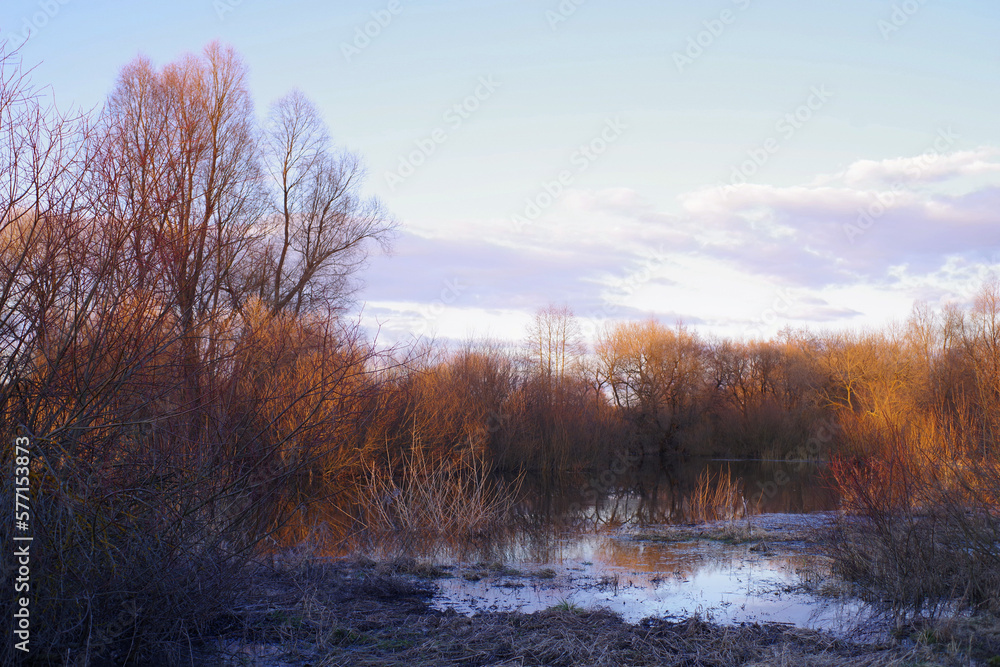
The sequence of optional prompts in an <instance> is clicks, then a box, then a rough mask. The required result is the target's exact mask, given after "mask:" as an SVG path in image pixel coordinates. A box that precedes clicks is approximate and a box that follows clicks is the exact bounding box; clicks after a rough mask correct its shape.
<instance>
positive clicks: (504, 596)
mask: <svg viewBox="0 0 1000 667" xmlns="http://www.w3.org/2000/svg"><path fill="white" fill-rule="evenodd" d="M829 518H830V515H829V514H824V513H819V514H811V515H788V514H784V515H762V516H759V517H755V518H754V520H753V522H754V525H755V526H757V527H759V528H762V529H766V530H768V531H772V533H770V534H774V535H778V534H782V533H781V532H780V531H789V530H792V531H799V532H801V531H802V530H807V529H809V528H812V527H818V526H819V525H820V524H822V523H823V522H825V521H827V520H829ZM775 531H777V532H775ZM644 533H645V534H648V533H649V531H644ZM784 535H785V536H786V537H787V535H788V533H787V532H785V533H784ZM637 537H642V535H638V536H637V535H636V533H634V532H631V531H627V530H618V531H608V532H600V533H591V534H577V535H570V536H566V537H563V538H561V539H559V540H558V544H557V545H556V546H557V548H555V549H553V550H552V551H551V552H550V554H549V556H548V557H547V558H544V559H537V560H532V559H527V560H523V561H521V562H513V563H508V565H509V566H510V567H513V568H516V569H518V570H521V571H523V573H524V575H523V576H511V575H509V574H508V575H493V576H489V577H486V578H484V579H482V580H479V581H468V580H466V579H464V578H462V576H456V577H454V578H450V579H442V580H439V581H438V585H439V587H440V592H439V593H438V595H437V597H436V598H435V599H434V602H433V604H434V606H435V607H437V608H438V609H447V608H452V609H455V610H456V611H459V612H461V613H466V614H471V613H475V612H480V611H515V610H516V611H522V612H526V613H530V612H534V611H540V610H543V609H548V608H550V607H553V606H555V605H559V604H567V603H568V604H572V605H574V606H576V607H580V608H584V609H593V608H598V607H604V608H607V609H611V610H612V611H615V612H616V613H618V614H620V615H621V616H622V617H623V618H624V619H625V620H627V621H630V622H636V621H639V620H642V619H643V618H646V617H649V616H655V617H661V618H663V617H666V618H688V617H690V616H692V615H695V614H698V615H700V616H701V617H702V618H706V619H710V620H714V621H716V622H720V623H742V622H773V623H787V624H791V625H795V626H798V627H802V628H810V629H817V630H826V631H829V632H833V633H835V634H846V633H850V632H851V631H852V630H854V629H855V628H857V627H859V626H860V625H861V624H863V623H864V621H865V620H866V619H867V618H868V612H867V610H866V608H865V606H864V605H863V604H862V603H860V602H857V601H853V600H844V599H840V598H829V597H824V596H820V595H817V594H815V593H811V592H807V591H806V590H805V589H804V588H803V586H802V583H803V578H802V576H801V573H803V572H822V571H823V570H824V568H825V564H824V561H823V559H822V557H821V556H819V555H817V554H815V553H813V549H812V548H811V547H810V545H809V544H808V543H807V542H805V541H802V540H796V539H786V540H784V541H781V542H765V543H766V544H767V545H768V546H767V547H761V546H760V543H759V542H755V543H745V544H734V545H729V544H723V543H720V542H716V541H711V540H705V539H688V540H685V541H652V540H649V539H637ZM761 549H765V550H764V551H760V550H761ZM542 568H549V569H551V570H553V571H555V576H554V577H552V578H538V577H535V576H531V574H530V573H532V572H537V571H539V570H541V569H542ZM459 570H461V568H459ZM546 574H548V575H551V573H546Z"/></svg>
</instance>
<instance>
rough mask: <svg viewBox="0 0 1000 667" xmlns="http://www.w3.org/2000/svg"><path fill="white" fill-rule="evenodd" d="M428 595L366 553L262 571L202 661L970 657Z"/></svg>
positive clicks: (785, 629)
mask: <svg viewBox="0 0 1000 667" xmlns="http://www.w3.org/2000/svg"><path fill="white" fill-rule="evenodd" d="M429 595H430V589H429V588H428V587H427V585H426V584H423V583H420V581H419V580H416V579H413V578H411V577H406V576H403V575H400V574H398V573H397V572H395V571H394V569H393V567H391V566H376V565H374V564H371V563H366V564H361V565H358V564H354V565H346V564H343V563H330V564H324V565H316V564H315V563H313V564H307V565H304V566H303V567H302V568H300V569H299V570H298V571H296V572H275V571H269V572H262V573H261V574H260V575H259V576H258V577H257V579H256V583H255V587H254V588H253V590H251V591H248V602H247V603H246V604H245V605H243V606H241V607H238V608H237V609H236V611H235V612H234V614H233V615H232V617H231V619H230V623H229V626H228V627H227V628H226V629H225V632H222V633H220V636H219V637H218V639H217V640H215V641H213V642H211V644H210V645H206V646H205V647H204V649H205V653H204V654H203V659H204V660H206V661H207V660H211V661H212V662H213V663H216V662H217V663H220V664H227V665H237V664H259V665H268V664H271V665H276V664H284V665H306V664H310V665H330V666H332V665H373V666H386V667H389V666H393V665H399V666H403V665H405V666H407V667H412V666H414V665H421V666H423V665H441V666H444V665H456V664H462V665H483V666H486V665H566V666H570V665H574V666H575V665H595V666H597V665H608V666H611V665H614V666H615V667H618V666H627V665H677V666H681V665H683V666H700V665H705V666H719V667H721V666H730V665H756V666H760V667H764V666H770V665H774V666H777V665H816V666H824V667H826V666H829V667H837V666H841V665H843V666H846V665H868V666H871V667H876V666H879V667H881V666H889V665H900V666H902V665H956V666H957V665H967V664H969V662H968V660H967V659H966V658H965V657H963V655H962V654H961V651H959V650H957V649H956V648H954V647H951V648H949V647H950V645H949V644H948V643H947V642H944V643H942V642H926V641H915V640H912V639H908V638H907V639H906V641H904V642H903V643H900V642H896V641H894V642H891V643H890V644H885V645H881V646H871V645H861V644H854V643H851V642H848V641H842V640H837V639H834V638H832V637H830V636H827V635H824V634H821V633H817V632H813V631H807V630H801V629H795V628H792V627H789V626H784V625H778V624H770V625H756V624H754V625H749V624H747V625H741V626H719V625H715V624H712V623H708V622H705V621H703V620H700V619H697V618H692V619H688V620H684V621H669V620H663V619H648V620H646V621H643V622H641V623H638V624H629V623H626V622H624V621H623V620H622V619H621V618H620V617H618V616H616V615H615V614H613V613H611V612H609V611H601V610H583V609H580V608H576V607H573V606H571V605H565V607H564V608H563V607H560V606H559V605H557V606H556V607H555V608H553V609H550V610H547V611H544V612H538V613H534V614H521V613H487V614H478V615H476V616H472V617H466V616H462V615H459V614H457V613H455V612H453V611H447V612H439V611H434V610H432V609H430V608H429V606H428V598H429ZM904 644H906V646H904ZM210 649H211V650H210ZM204 664H209V663H208V662H205V663H204Z"/></svg>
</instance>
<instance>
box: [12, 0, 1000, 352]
mask: <svg viewBox="0 0 1000 667" xmlns="http://www.w3.org/2000/svg"><path fill="white" fill-rule="evenodd" d="M373 13H374V14H373ZM379 15H381V17H382V22H383V23H385V25H377V24H375V23H372V22H373V21H375V20H376V18H377V17H378V16H379ZM387 17H388V18H389V19H390V20H386V19H387ZM26 21H27V22H28V23H25V22H26ZM32 23H33V24H34V26H35V28H34V30H33V34H32V36H31V37H30V39H28V41H27V42H26V43H25V44H24V46H23V49H22V54H23V57H24V60H25V62H26V63H28V64H37V68H36V70H35V73H34V78H35V81H36V82H38V83H44V84H51V86H52V88H53V90H54V91H55V93H56V96H57V99H58V100H59V102H60V104H62V105H67V104H76V105H80V106H83V107H88V108H89V107H93V106H97V105H99V104H100V103H101V102H102V100H103V98H104V96H105V95H106V94H107V92H108V91H109V89H110V88H111V86H112V85H113V82H114V79H115V77H116V75H117V72H118V70H119V68H120V67H121V66H122V65H123V64H125V63H126V62H127V61H129V60H130V59H132V58H133V57H135V56H136V54H138V53H140V52H141V53H144V54H146V55H148V56H150V57H151V58H153V60H154V61H156V62H158V63H165V62H168V61H170V60H172V59H174V58H176V57H177V56H178V55H180V54H181V53H183V52H185V51H197V50H200V49H201V48H202V47H203V46H204V45H205V44H206V43H207V42H209V41H210V40H213V39H221V40H223V41H225V42H228V43H231V44H232V45H234V46H235V47H236V48H237V49H238V50H239V51H240V52H241V53H242V54H243V55H244V57H245V58H246V60H247V62H248V64H249V66H250V69H251V85H252V87H253V90H254V93H255V95H256V98H257V100H258V103H259V105H260V109H261V111H262V112H263V110H264V109H266V106H267V105H268V104H269V103H270V102H271V101H273V100H274V99H276V98H277V97H279V96H280V95H282V94H283V93H285V92H287V91H288V90H289V89H290V88H292V87H297V88H300V89H302V90H303V91H304V92H305V93H306V94H307V95H308V96H309V97H311V98H312V99H313V100H314V101H315V102H316V103H317V104H318V106H319V107H320V109H321V111H322V112H323V114H324V116H325V118H326V120H327V122H328V124H329V125H330V127H331V130H332V133H333V135H334V136H335V138H336V139H337V141H338V142H339V143H341V144H342V145H345V146H347V147H349V148H351V149H354V150H356V151H358V152H359V153H361V154H362V155H363V156H364V157H365V160H366V162H367V164H368V166H369V170H370V180H369V186H370V190H371V191H372V192H373V193H375V194H378V195H379V196H381V197H382V198H383V199H384V200H385V203H386V204H387V205H388V207H389V208H390V209H391V210H392V211H393V212H394V213H395V214H396V215H397V216H398V217H399V219H400V220H401V222H402V227H401V229H400V234H399V237H398V239H397V241H396V246H395V252H394V254H393V255H392V256H391V257H376V258H374V259H373V261H372V263H371V266H370V269H369V271H368V273H367V274H366V280H367V283H368V286H367V287H366V289H365V291H364V292H363V293H362V295H361V296H362V299H363V300H364V301H365V302H366V306H365V309H364V317H365V320H366V322H367V323H368V324H370V325H372V326H379V325H380V326H381V328H382V332H383V334H382V335H383V337H386V338H390V339H391V338H396V337H405V336H408V335H410V334H413V333H418V334H426V335H432V334H433V335H437V336H442V337H452V338H461V337H463V336H465V335H471V334H477V335H487V334H491V335H496V336H501V337H516V336H517V335H519V333H520V331H521V330H522V328H523V326H524V324H525V322H526V320H527V319H528V318H529V317H530V313H531V312H532V311H533V310H535V309H536V308H539V307H541V306H544V305H546V304H547V303H549V302H553V303H558V304H562V303H566V304H568V305H570V306H571V307H572V308H573V309H574V310H575V311H576V312H577V313H578V314H579V315H581V316H583V317H585V318H586V320H587V323H588V327H589V328H590V329H591V330H592V328H593V327H596V326H598V325H599V323H600V322H601V321H604V320H608V319H615V318H625V317H643V316H647V315H653V316H656V317H659V318H661V319H662V320H664V321H666V322H671V323H672V322H674V321H676V320H678V319H680V320H683V321H684V322H686V323H689V324H690V325H692V326H695V327H697V328H699V329H700V330H703V331H704V332H706V333H721V334H729V335H737V336H739V335H760V334H769V333H772V332H773V331H775V330H777V329H778V328H780V327H782V326H785V325H791V326H793V327H798V326H809V327H811V328H814V329H821V328H842V327H860V326H867V325H879V324H882V323H885V322H887V321H889V320H891V319H900V318H903V317H905V315H906V314H907V312H908V311H909V309H910V307H911V305H912V303H913V301H914V299H917V298H920V299H925V300H928V301H931V302H933V303H940V302H945V301H948V300H964V299H967V298H968V297H969V296H970V294H971V292H973V291H974V290H975V288H976V287H977V286H978V284H979V283H981V281H982V280H983V279H984V278H986V277H987V276H988V275H990V272H991V271H993V270H995V269H996V265H997V263H998V262H1000V206H998V204H1000V187H998V186H1000V153H998V152H997V150H998V149H1000V136H998V135H1000V123H998V120H997V109H1000V85H998V84H1000V42H998V41H997V40H996V35H997V34H1000V6H997V5H996V4H995V2H987V1H986V0H982V1H972V0H958V1H954V2H948V3H944V2H940V1H935V0H925V1H924V2H921V1H920V0H907V1H906V2H898V1H895V2H888V1H887V2H883V1H881V0H865V1H864V2H862V1H860V0H846V1H839V2H832V1H827V2H816V1H810V0H804V1H803V0H799V1H797V2H791V1H790V0H780V1H779V0H772V1H767V0H738V1H733V0H718V1H713V2H701V3H691V2H681V1H680V0H672V1H664V0H660V1H658V2H651V1H650V2H647V1H641V0H620V1H618V2H615V3H611V2H606V1H601V0H563V2H559V1H558V0H551V1H546V0H536V1H534V2H527V1H520V0H513V1H510V0H508V1H505V2H499V1H486V0H465V1H463V2H458V1H443V0H442V1H436V2H430V1H419V0H413V1H412V2H408V1H406V0H397V1H396V2H390V0H379V1H375V2H336V3H320V2H314V1H300V2H276V1H273V2H272V1H267V0H242V2H237V1H235V0H197V1H196V0H179V1H176V2H172V3H153V2H140V3H137V2H104V1H100V0H89V1H87V2H84V0H65V1H64V2H60V0H49V1H48V2H44V1H43V2H21V1H20V0H7V1H6V2H5V3H4V4H3V6H2V7H0V30H2V34H4V35H6V36H7V38H8V39H9V40H11V41H12V42H14V43H19V42H20V40H21V34H22V33H23V30H24V29H25V27H26V26H28V25H30V24H32ZM366 27H367V28H368V29H369V32H370V33H372V34H375V36H374V37H372V38H370V41H369V42H365V40H364V39H363V38H362V39H358V38H357V35H358V31H359V30H360V31H364V30H365V28H366ZM376 33H377V34H376ZM455 105H459V106H458V108H457V109H456V106H455ZM410 167H412V174H411V173H410V169H409V168H410ZM400 174H405V176H400ZM394 175H395V176H394ZM553 195H554V196H553Z"/></svg>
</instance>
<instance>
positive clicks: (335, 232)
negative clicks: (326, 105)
mask: <svg viewBox="0 0 1000 667" xmlns="http://www.w3.org/2000/svg"><path fill="white" fill-rule="evenodd" d="M265 145H266V158H265V161H266V165H267V170H268V173H269V174H270V176H271V179H272V181H273V184H274V193H273V194H274V196H273V201H272V210H271V213H270V214H269V216H268V218H267V222H266V224H265V234H266V237H265V241H264V245H263V246H262V248H261V249H260V252H259V255H258V256H257V257H255V258H254V261H255V262H256V267H255V269H254V274H253V276H252V277H251V278H250V280H251V282H252V283H256V288H257V291H258V293H259V294H260V296H261V298H263V299H264V300H265V302H266V303H268V304H269V305H270V308H271V311H272V312H273V313H277V312H279V311H282V310H285V309H290V310H291V311H292V312H294V313H296V314H297V313H300V312H302V311H304V310H312V309H316V308H324V307H338V306H342V305H343V304H344V302H345V300H346V299H347V297H348V296H349V295H350V293H351V292H352V291H353V287H354V285H352V278H353V277H354V275H355V274H356V272H357V271H358V269H359V268H361V267H362V266H363V264H364V262H365V260H366V258H367V256H368V252H369V247H370V242H373V241H374V242H375V243H377V244H380V245H382V246H383V248H384V247H386V245H387V243H388V241H389V238H390V233H391V231H392V229H393V227H394V224H395V223H394V221H393V219H392V218H391V216H390V215H389V214H388V213H387V212H386V210H385V209H384V207H383V206H382V204H381V202H380V201H379V200H378V199H376V198H374V197H364V196H363V195H362V193H361V186H362V184H363V181H364V176H365V170H364V167H363V165H362V163H361V159H360V158H359V157H358V156H357V155H355V154H353V153H350V152H348V151H344V150H337V149H336V148H334V146H333V145H332V141H331V139H330V135H329V132H328V131H327V129H326V126H325V124H324V123H323V120H322V119H321V117H320V115H319V112H318V111H317V110H316V108H315V107H314V106H313V104H312V103H311V102H310V101H309V100H308V99H307V98H306V97H305V96H304V95H303V94H302V93H301V92H298V91H295V92H292V93H290V94H289V95H287V96H285V97H283V98H282V99H280V100H278V102H277V103H275V105H274V106H273V107H272V109H271V113H270V117H269V119H268V123H267V128H266V131H265Z"/></svg>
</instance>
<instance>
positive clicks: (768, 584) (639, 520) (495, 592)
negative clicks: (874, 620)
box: [313, 461, 862, 630]
mask: <svg viewBox="0 0 1000 667" xmlns="http://www.w3.org/2000/svg"><path fill="white" fill-rule="evenodd" d="M825 472H826V471H825V468H824V467H823V466H821V465H816V464H812V463H800V462H792V463H788V462H771V461H687V462H679V463H677V464H675V465H674V466H672V467H671V469H670V470H669V471H664V470H662V469H655V470H646V471H634V470H633V471H628V472H627V473H626V472H622V473H616V472H615V471H605V472H604V473H602V474H600V475H592V474H577V475H565V476H562V477H559V478H558V479H556V480H552V479H541V478H539V479H534V478H531V477H528V478H524V479H519V480H517V481H516V482H514V481H512V480H507V481H506V482H505V481H504V480H500V481H498V484H500V485H504V484H505V483H506V484H507V486H506V487H505V488H509V489H514V488H516V489H518V493H517V497H516V499H515V502H514V503H513V510H512V513H511V516H510V517H509V519H508V520H507V521H505V522H503V526H502V527H501V528H499V529H497V530H491V532H490V533H489V534H479V535H448V536H445V537H444V538H440V537H435V538H434V539H426V538H423V537H420V536H415V535H414V534H413V533H412V532H407V533H402V532H399V533H388V534H379V535H373V534H371V533H370V532H368V531H365V530H364V529H363V528H361V529H360V530H359V529H358V528H357V527H353V528H351V526H350V524H345V523H344V522H343V521H341V522H339V523H338V524H337V526H338V528H337V529H333V528H332V525H327V526H326V528H324V529H325V530H327V531H329V532H328V534H327V538H328V539H327V540H326V541H325V544H326V547H325V548H324V549H323V550H322V551H323V552H324V555H328V556H342V555H348V554H351V553H358V552H362V553H368V554H370V555H373V556H375V557H376V558H391V557H394V556H399V555H404V556H409V557H416V558H423V559H428V560H433V561H436V562H438V563H449V562H450V563H453V564H461V563H477V562H478V563H494V562H501V563H506V564H508V565H510V566H513V567H514V568H517V569H522V570H528V571H530V570H532V569H538V568H540V567H543V566H552V567H553V568H557V573H558V574H557V576H556V577H555V578H553V579H545V580H542V579H538V578H530V577H528V578H523V577H515V578H513V579H509V578H508V579H507V580H505V579H503V577H500V578H499V579H497V578H496V577H494V578H488V579H485V580H479V579H478V578H476V580H475V581H468V580H465V579H463V578H461V577H456V578H453V579H444V580H442V581H440V582H439V584H440V587H441V593H440V595H439V597H438V599H437V602H436V604H437V605H438V606H439V607H442V608H443V607H453V608H456V609H460V610H462V611H466V612H472V611H475V610H487V609H521V610H523V611H535V610H539V609H545V608H548V607H551V606H553V605H556V604H558V603H560V602H563V601H567V602H570V603H572V604H575V605H578V606H581V607H596V606H602V607H608V608H610V609H612V610H614V611H616V612H618V613H620V614H622V615H623V616H624V617H625V618H626V619H627V620H632V621H637V620H640V619H642V618H645V617H647V616H678V617H686V616H690V615H692V614H695V613H698V614H701V615H702V616H707V617H710V618H712V619H714V620H716V621H720V622H742V621H774V622H783V623H792V624H795V625H798V626H804V627H812V628H824V629H832V630H837V629H841V630H843V629H844V628H847V627H850V626H852V625H853V623H852V622H853V621H857V620H858V618H859V615H860V614H861V610H862V607H861V606H860V605H858V604H856V603H852V602H844V601H824V600H822V599H820V598H818V597H816V596H814V595H811V594H808V593H806V592H804V591H803V590H802V588H801V587H800V586H799V585H798V584H799V582H800V577H799V574H798V572H799V571H801V570H802V569H803V568H808V569H811V570H816V569H822V565H821V564H820V563H819V562H818V558H817V557H816V556H815V555H811V554H810V553H809V548H808V545H805V544H802V543H799V544H798V545H792V546H788V545H785V548H784V552H783V553H774V552H767V553H759V552H754V551H751V548H750V545H742V546H738V547H727V546H724V545H721V544H717V543H711V542H706V541H689V542H681V543H676V542H675V543H669V542H651V541H642V540H637V539H633V538H632V537H630V533H631V534H634V533H635V530H636V529H638V528H643V529H649V528H650V527H655V526H657V525H660V526H663V525H685V524H691V523H693V522H699V521H702V520H704V519H705V518H706V516H707V515H708V514H711V513H714V514H715V515H716V516H719V517H721V516H723V515H728V516H742V515H745V514H761V515H777V514H781V515H785V516H790V515H805V514H810V515H811V516H812V517H815V518H816V520H822V515H820V514H814V513H821V512H829V511H830V510H835V509H837V507H838V505H839V498H838V497H837V495H836V494H835V493H834V492H833V491H832V490H831V489H830V485H829V484H828V483H827V481H826V478H825ZM706 482H710V483H706ZM722 482H725V483H726V484H729V486H725V485H724V484H722ZM709 487H711V488H709ZM719 503H721V504H723V505H726V506H727V507H724V508H721V509H720V508H719V507H713V506H712V505H713V504H719ZM338 511H339V516H341V517H343V516H346V515H347V514H349V512H345V511H340V510H338ZM764 518H765V517H764V516H761V517H758V518H757V519H755V521H757V520H759V519H764ZM742 520H743V519H741V521H742ZM805 521H806V522H809V521H810V519H808V518H806V519H805ZM313 523H314V524H315V523H316V520H315V518H314V521H313ZM799 523H802V521H801V520H800V521H799Z"/></svg>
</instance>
